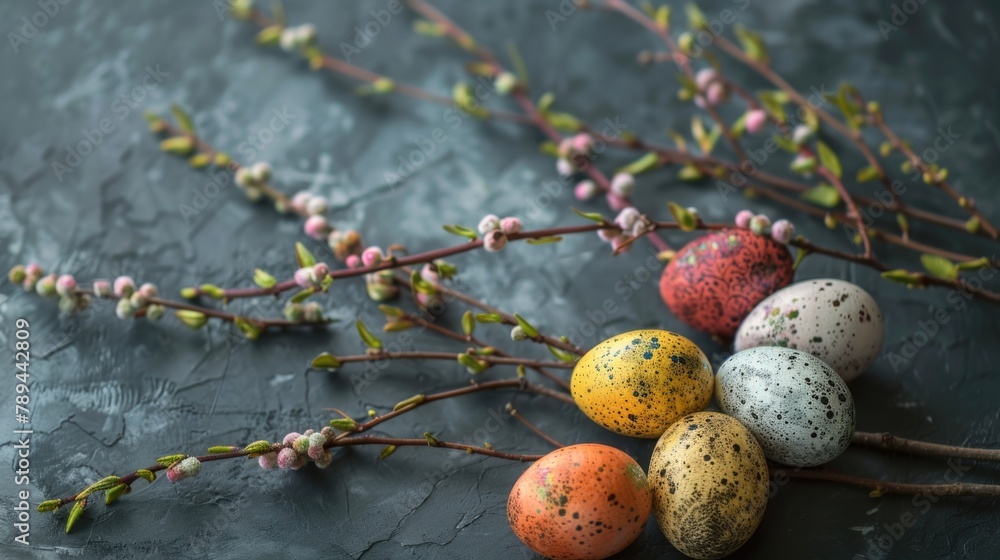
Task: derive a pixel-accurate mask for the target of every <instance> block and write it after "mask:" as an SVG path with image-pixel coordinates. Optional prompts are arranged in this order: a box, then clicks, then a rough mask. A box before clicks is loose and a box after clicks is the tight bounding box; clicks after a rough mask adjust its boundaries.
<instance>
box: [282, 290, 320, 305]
mask: <svg viewBox="0 0 1000 560" xmlns="http://www.w3.org/2000/svg"><path fill="white" fill-rule="evenodd" d="M315 293H316V288H306V289H304V290H302V291H301V292H299V293H297V294H295V295H294V296H292V297H291V299H289V300H288V301H289V303H302V302H303V301H305V300H307V299H309V297H310V296H312V295H313V294H315Z"/></svg>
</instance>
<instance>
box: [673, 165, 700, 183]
mask: <svg viewBox="0 0 1000 560" xmlns="http://www.w3.org/2000/svg"><path fill="white" fill-rule="evenodd" d="M677 178H678V179H680V180H681V181H688V182H694V181H700V180H702V179H703V178H705V175H704V174H702V172H701V170H699V169H698V168H697V167H695V166H694V165H691V164H687V165H685V166H684V167H681V168H680V170H679V171H678V172H677Z"/></svg>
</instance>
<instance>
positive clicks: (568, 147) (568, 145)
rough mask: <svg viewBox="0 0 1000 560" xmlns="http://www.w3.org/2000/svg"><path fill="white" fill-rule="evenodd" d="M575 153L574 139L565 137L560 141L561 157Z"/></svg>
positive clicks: (567, 156)
mask: <svg viewBox="0 0 1000 560" xmlns="http://www.w3.org/2000/svg"><path fill="white" fill-rule="evenodd" d="M571 155H573V139H572V138H563V139H562V140H560V141H559V157H561V158H564V159H565V158H569V157H570V156H571Z"/></svg>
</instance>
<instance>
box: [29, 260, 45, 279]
mask: <svg viewBox="0 0 1000 560" xmlns="http://www.w3.org/2000/svg"><path fill="white" fill-rule="evenodd" d="M24 274H25V275H26V276H27V277H28V278H31V277H34V278H39V277H41V275H42V274H44V272H42V265H40V264H38V263H31V264H29V265H28V266H26V267H24Z"/></svg>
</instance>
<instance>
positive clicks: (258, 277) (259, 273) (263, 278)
mask: <svg viewBox="0 0 1000 560" xmlns="http://www.w3.org/2000/svg"><path fill="white" fill-rule="evenodd" d="M253 283H254V284H257V285H258V286H260V287H261V288H273V287H274V285H275V284H277V283H278V281H277V280H275V279H274V276H271V275H270V274H268V273H267V272H266V271H264V270H261V269H259V268H255V269H254V270H253Z"/></svg>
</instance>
